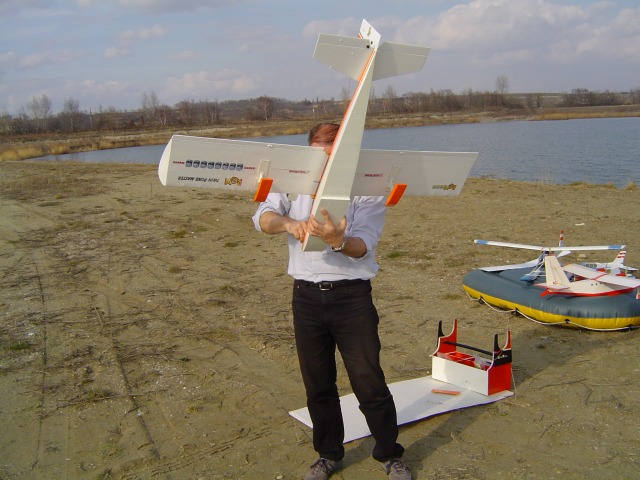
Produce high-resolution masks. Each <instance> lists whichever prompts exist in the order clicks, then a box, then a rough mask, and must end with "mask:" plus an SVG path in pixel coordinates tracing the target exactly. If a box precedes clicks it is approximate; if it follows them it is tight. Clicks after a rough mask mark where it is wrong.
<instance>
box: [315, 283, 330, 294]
mask: <svg viewBox="0 0 640 480" xmlns="http://www.w3.org/2000/svg"><path fill="white" fill-rule="evenodd" d="M332 286H333V285H332V284H331V282H318V288H320V290H321V291H323V292H326V291H328V290H331V288H332Z"/></svg>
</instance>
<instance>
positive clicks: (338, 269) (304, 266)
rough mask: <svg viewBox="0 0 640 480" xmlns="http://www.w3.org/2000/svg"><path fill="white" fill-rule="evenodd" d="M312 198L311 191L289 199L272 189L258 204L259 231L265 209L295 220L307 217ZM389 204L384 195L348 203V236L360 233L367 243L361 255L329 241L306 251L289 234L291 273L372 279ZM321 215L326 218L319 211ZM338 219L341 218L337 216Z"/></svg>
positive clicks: (314, 277) (317, 277)
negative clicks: (344, 251)
mask: <svg viewBox="0 0 640 480" xmlns="http://www.w3.org/2000/svg"><path fill="white" fill-rule="evenodd" d="M312 204H313V200H312V199H311V196H309V195H298V196H297V198H295V199H293V200H289V198H288V195H286V194H283V193H270V194H269V195H268V196H267V199H266V201H264V202H263V203H261V204H260V205H259V206H258V210H257V211H256V213H255V214H254V216H253V223H254V225H255V227H256V229H257V230H258V231H262V230H261V228H260V216H261V215H262V214H263V213H264V212H275V213H277V214H279V215H288V216H289V217H290V218H292V219H294V220H307V219H308V218H309V214H310V213H311V206H312ZM385 212H386V207H385V205H384V197H363V196H359V197H354V198H353V200H351V203H349V206H348V207H347V211H346V213H345V216H346V217H347V229H346V230H345V232H344V234H345V236H346V237H358V238H360V239H362V241H364V243H365V245H366V246H367V253H366V254H365V255H364V256H362V257H360V258H352V257H347V256H346V255H343V254H342V253H338V252H333V251H331V248H330V247H329V246H328V245H327V248H325V249H324V250H323V251H321V252H303V251H302V243H301V242H300V241H298V240H296V239H295V238H294V237H293V236H291V235H287V237H288V243H289V268H288V273H289V275H291V276H292V277H293V278H295V279H298V280H306V281H308V282H321V281H337V280H355V279H362V280H369V279H370V278H372V277H373V276H374V275H375V274H376V272H377V271H378V264H377V263H376V261H375V249H376V246H377V245H378V239H379V238H380V234H381V233H382V228H383V227H384V216H385ZM318 217H319V218H318V219H319V220H320V221H324V219H323V218H322V216H321V215H320V214H318ZM334 220H335V221H336V222H339V221H340V219H334Z"/></svg>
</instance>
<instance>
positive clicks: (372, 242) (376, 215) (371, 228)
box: [346, 197, 386, 258]
mask: <svg viewBox="0 0 640 480" xmlns="http://www.w3.org/2000/svg"><path fill="white" fill-rule="evenodd" d="M349 213H350V214H351V215H352V218H349V217H347V222H348V225H347V232H346V235H347V236H348V237H358V238H360V239H362V241H363V242H364V244H365V245H366V246H367V253H366V255H365V257H366V256H368V255H369V254H370V253H371V252H373V251H375V249H376V247H377V246H378V239H379V238H380V235H381V234H382V229H383V228H384V217H385V213H386V207H385V205H384V197H355V198H354V199H353V202H352V204H351V211H350V212H349ZM361 258H364V257H361Z"/></svg>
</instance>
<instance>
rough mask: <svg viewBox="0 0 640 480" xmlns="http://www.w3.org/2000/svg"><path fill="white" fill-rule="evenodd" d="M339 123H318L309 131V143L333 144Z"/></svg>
mask: <svg viewBox="0 0 640 480" xmlns="http://www.w3.org/2000/svg"><path fill="white" fill-rule="evenodd" d="M338 130H340V125H338V124H337V123H319V124H318V125H316V126H315V127H313V128H312V129H311V131H310V132H309V145H311V144H312V143H324V144H329V145H331V144H333V141H334V140H335V139H336V135H338Z"/></svg>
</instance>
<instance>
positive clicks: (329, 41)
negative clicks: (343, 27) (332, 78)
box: [313, 33, 371, 80]
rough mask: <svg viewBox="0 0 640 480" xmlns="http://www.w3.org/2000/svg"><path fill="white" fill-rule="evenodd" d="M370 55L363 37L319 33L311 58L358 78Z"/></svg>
mask: <svg viewBox="0 0 640 480" xmlns="http://www.w3.org/2000/svg"><path fill="white" fill-rule="evenodd" d="M370 56H371V45H370V42H369V40H367V39H364V38H354V37H343V36H339V35H328V34H326V33H321V34H320V35H319V36H318V41H317V42H316V49H315V51H314V52H313V58H314V59H316V60H318V61H319V62H322V63H324V64H326V65H329V66H330V67H331V68H333V69H334V70H337V71H338V72H340V73H343V74H345V75H346V76H347V77H349V78H352V79H354V80H358V79H359V78H360V75H361V74H362V70H363V68H364V66H365V63H366V62H367V60H368V59H369V57H370Z"/></svg>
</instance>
